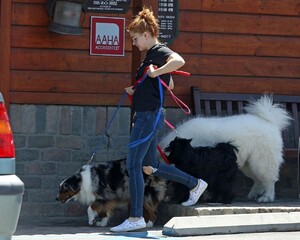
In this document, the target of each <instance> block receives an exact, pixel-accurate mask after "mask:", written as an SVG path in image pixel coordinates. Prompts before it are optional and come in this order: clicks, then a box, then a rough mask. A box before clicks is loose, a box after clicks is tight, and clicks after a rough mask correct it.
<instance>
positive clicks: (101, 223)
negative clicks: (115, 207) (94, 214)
mask: <svg viewBox="0 0 300 240" xmlns="http://www.w3.org/2000/svg"><path fill="white" fill-rule="evenodd" d="M107 222H108V217H104V218H102V219H101V221H96V222H95V225H96V226H98V227H106V226H107Z"/></svg>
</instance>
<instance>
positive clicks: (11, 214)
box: [0, 93, 24, 239]
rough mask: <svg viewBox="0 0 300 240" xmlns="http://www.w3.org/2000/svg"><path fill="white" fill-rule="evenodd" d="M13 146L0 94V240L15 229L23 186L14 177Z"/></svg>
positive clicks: (7, 237)
mask: <svg viewBox="0 0 300 240" xmlns="http://www.w3.org/2000/svg"><path fill="white" fill-rule="evenodd" d="M15 165H16V164H15V146H14V141H13V134H12V130H11V127H10V122H9V118H8V114H7V111H6V107H5V104H4V100H3V97H2V94H1V93H0V206H1V207H0V239H11V238H12V235H13V234H14V233H15V231H16V228H17V223H18V219H19V215H20V209H21V204H22V197H23V194H24V184H23V182H22V181H21V180H20V179H19V178H18V177H17V176H16V175H15V172H16V170H15V169H16V166H15Z"/></svg>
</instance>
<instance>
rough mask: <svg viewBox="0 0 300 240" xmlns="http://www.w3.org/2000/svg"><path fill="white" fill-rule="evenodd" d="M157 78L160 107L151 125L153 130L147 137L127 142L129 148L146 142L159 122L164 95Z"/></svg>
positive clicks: (159, 80)
mask: <svg viewBox="0 0 300 240" xmlns="http://www.w3.org/2000/svg"><path fill="white" fill-rule="evenodd" d="M157 79H158V87H159V96H160V107H159V110H158V114H157V116H156V119H155V123H154V126H153V130H152V132H151V133H150V134H149V135H148V136H147V137H145V138H142V139H139V140H136V141H133V142H131V143H129V144H128V147H129V148H133V147H136V146H137V145H139V144H141V143H144V142H146V141H147V140H149V138H150V137H151V136H152V135H153V133H154V129H156V127H157V124H158V122H159V119H160V116H161V113H162V108H163V102H164V101H163V100H164V95H163V88H162V84H161V79H160V77H159V76H158V77H157ZM144 80H145V79H144ZM140 84H141V83H140Z"/></svg>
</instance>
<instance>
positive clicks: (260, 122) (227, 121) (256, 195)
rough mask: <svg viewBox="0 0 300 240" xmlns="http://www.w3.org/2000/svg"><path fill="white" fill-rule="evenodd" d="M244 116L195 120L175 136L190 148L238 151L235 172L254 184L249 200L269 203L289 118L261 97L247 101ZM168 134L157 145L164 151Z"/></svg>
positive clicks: (173, 136) (270, 100)
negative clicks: (221, 145) (221, 146)
mask: <svg viewBox="0 0 300 240" xmlns="http://www.w3.org/2000/svg"><path fill="white" fill-rule="evenodd" d="M245 110H246V112H247V113H246V114H241V115H233V116H228V117H206V118H205V117H201V116H199V117H196V118H193V119H191V120H188V121H186V122H184V123H183V124H181V125H180V126H178V127H177V128H176V129H177V132H178V136H180V137H182V138H187V139H190V138H191V139H192V142H191V144H192V146H213V145H215V144H216V143H218V142H229V141H231V142H232V143H233V144H234V145H235V146H237V148H238V149H239V151H238V153H237V163H238V165H239V169H240V170H241V171H242V172H243V173H244V174H245V175H246V176H248V177H250V178H251V179H252V180H253V181H254V185H253V186H252V189H251V191H250V192H249V194H248V198H249V199H256V200H257V201H258V202H273V201H274V197H275V183H276V181H278V179H279V170H280V166H281V165H282V163H283V157H282V151H283V140H282V130H283V129H284V128H286V127H287V126H288V125H289V121H290V119H291V118H290V116H289V114H288V112H287V111H286V110H285V109H284V108H283V107H281V106H280V105H279V104H273V100H272V97H270V96H266V95H264V96H262V97H261V98H260V99H258V100H256V101H250V102H249V104H248V106H247V107H246V108H245ZM175 136H176V133H175V132H174V131H172V132H171V133H169V134H168V135H166V136H165V137H164V138H163V139H162V141H161V142H160V144H159V145H160V147H161V148H162V149H164V148H165V147H166V146H168V144H169V143H170V142H171V141H172V140H173V139H174V138H175Z"/></svg>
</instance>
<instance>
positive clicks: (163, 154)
mask: <svg viewBox="0 0 300 240" xmlns="http://www.w3.org/2000/svg"><path fill="white" fill-rule="evenodd" d="M148 69H149V67H146V69H145V71H144V74H143V76H142V77H141V78H139V79H138V80H137V81H136V82H135V83H134V85H133V86H132V89H133V90H134V89H135V88H137V86H138V85H139V84H140V83H141V81H144V80H145V77H146V74H147V71H148ZM170 74H175V75H183V76H186V77H189V76H190V75H191V74H190V73H188V72H184V71H178V70H176V71H173V72H171V73H170ZM161 84H162V85H163V86H164V87H165V88H166V89H167V90H168V91H169V93H170V94H171V96H172V98H173V100H174V101H175V102H176V104H177V105H178V106H179V107H180V109H181V110H182V111H183V112H184V113H185V114H187V115H188V114H190V113H191V110H190V108H189V107H188V106H187V105H186V104H185V103H184V102H183V101H181V100H180V99H179V98H178V97H177V96H176V95H175V94H174V93H173V92H172V90H171V89H170V88H169V86H168V85H167V84H166V83H165V82H164V81H163V80H161ZM128 97H129V99H130V101H132V96H131V95H129V94H128ZM164 121H165V123H166V124H167V125H168V126H169V127H170V128H171V129H172V130H174V131H176V129H175V127H174V126H173V125H172V124H171V123H169V122H168V121H167V120H166V119H165V120H164ZM157 150H158V151H159V153H160V155H161V156H162V158H163V159H164V160H165V162H166V163H167V164H170V161H169V160H168V158H167V156H166V154H165V153H164V151H163V150H162V149H161V147H160V146H159V145H157Z"/></svg>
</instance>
